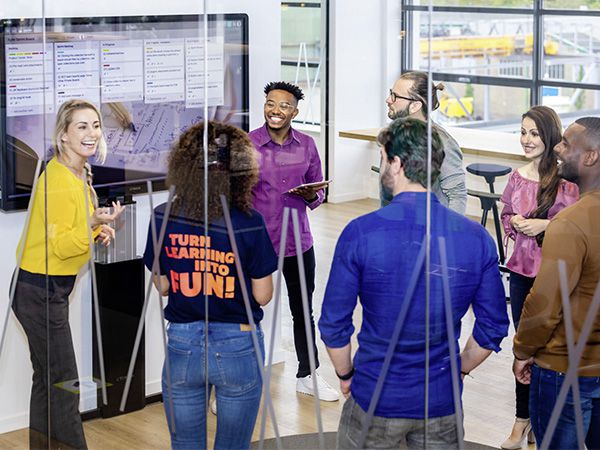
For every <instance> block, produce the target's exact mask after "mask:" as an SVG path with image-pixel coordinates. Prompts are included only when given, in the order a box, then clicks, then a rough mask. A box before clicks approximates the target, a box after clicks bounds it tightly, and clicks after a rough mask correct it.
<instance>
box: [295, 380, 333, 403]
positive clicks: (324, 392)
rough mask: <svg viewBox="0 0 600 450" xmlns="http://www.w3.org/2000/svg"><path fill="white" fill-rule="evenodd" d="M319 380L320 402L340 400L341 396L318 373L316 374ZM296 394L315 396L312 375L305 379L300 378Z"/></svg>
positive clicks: (297, 382)
mask: <svg viewBox="0 0 600 450" xmlns="http://www.w3.org/2000/svg"><path fill="white" fill-rule="evenodd" d="M315 376H316V379H317V389H318V390H319V400H322V401H324V402H335V401H338V400H339V399H340V394H338V392H337V391H336V390H335V389H334V388H332V387H331V386H329V383H327V381H325V380H324V379H323V378H322V377H321V376H320V375H319V374H318V373H315ZM296 392H300V393H301V394H306V395H315V392H314V389H313V379H312V376H311V375H308V376H306V377H304V378H298V381H296Z"/></svg>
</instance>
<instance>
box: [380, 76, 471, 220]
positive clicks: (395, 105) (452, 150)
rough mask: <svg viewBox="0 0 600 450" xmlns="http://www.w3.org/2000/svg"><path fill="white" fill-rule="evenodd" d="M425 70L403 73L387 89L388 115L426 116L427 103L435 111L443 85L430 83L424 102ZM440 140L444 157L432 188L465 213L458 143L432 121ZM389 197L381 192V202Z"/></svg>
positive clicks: (451, 205) (460, 211)
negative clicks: (429, 100)
mask: <svg viewBox="0 0 600 450" xmlns="http://www.w3.org/2000/svg"><path fill="white" fill-rule="evenodd" d="M427 84H428V78H427V74H426V73H424V72H406V73H403V74H402V75H401V76H400V78H399V79H398V80H396V82H395V83H394V87H392V89H390V94H389V95H388V97H387V99H386V101H385V102H386V104H387V107H388V117H389V118H390V119H392V120H394V119H398V118H400V117H412V118H415V119H420V120H424V121H426V120H427V115H428V113H429V106H431V111H435V110H436V109H437V108H438V107H439V106H440V103H439V101H438V99H437V91H438V90H440V91H441V90H443V89H444V85H443V84H442V83H439V84H437V85H435V84H432V86H431V105H429V104H428V102H427ZM434 127H435V129H436V130H437V132H438V134H439V136H440V138H441V140H442V147H443V149H444V153H445V154H446V157H445V158H444V163H443V164H442V168H441V172H440V176H439V178H438V180H437V181H436V182H435V183H434V182H433V181H432V186H431V189H432V191H433V192H434V193H435V194H436V196H437V198H438V200H439V201H440V202H441V203H442V204H443V205H444V206H447V207H449V208H450V209H452V210H454V211H456V212H457V213H460V214H464V213H465V210H466V207H467V187H466V185H465V171H464V169H463V164H462V151H461V150H460V147H459V146H458V143H457V142H456V141H455V140H454V139H453V138H452V136H450V135H449V134H448V133H447V132H446V131H445V130H444V129H442V128H441V127H440V126H439V125H437V124H434ZM390 200H391V199H390V198H388V197H386V196H384V195H383V193H382V195H381V203H382V205H387V204H388V203H389V202H390Z"/></svg>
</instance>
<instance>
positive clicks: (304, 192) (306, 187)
mask: <svg viewBox="0 0 600 450" xmlns="http://www.w3.org/2000/svg"><path fill="white" fill-rule="evenodd" d="M332 181H333V180H323V181H316V182H314V183H304V184H301V185H300V186H296V187H295V188H292V189H290V190H289V191H288V193H289V194H294V195H299V196H300V197H302V198H303V199H304V200H306V201H307V202H312V201H315V200H316V199H317V192H319V191H320V190H321V189H325V188H326V187H327V185H328V184H329V183H331V182H332Z"/></svg>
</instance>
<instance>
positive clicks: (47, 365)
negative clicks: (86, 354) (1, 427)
mask: <svg viewBox="0 0 600 450" xmlns="http://www.w3.org/2000/svg"><path fill="white" fill-rule="evenodd" d="M74 284H75V276H55V275H52V276H48V277H46V275H42V274H35V273H30V272H27V271H25V270H23V269H21V270H19V277H18V279H17V286H16V289H15V298H14V300H13V305H12V308H13V311H14V312H15V315H16V316H17V319H18V320H19V322H20V323H21V325H22V326H23V329H24V330H25V334H26V335H27V340H28V341H29V351H30V354H31V355H30V356H31V364H32V365H33V385H32V387H31V400H30V405H29V430H30V433H29V445H30V448H32V449H40V448H43V449H46V448H48V447H50V448H76V449H86V448H87V445H86V442H85V436H84V434H83V426H82V424H81V417H80V415H79V388H78V385H79V376H78V374H77V364H76V361H75V352H74V350H73V340H72V338H71V328H70V326H69V294H70V293H71V291H72V290H73V286H74ZM48 405H49V406H50V412H49V413H50V414H49V415H48Z"/></svg>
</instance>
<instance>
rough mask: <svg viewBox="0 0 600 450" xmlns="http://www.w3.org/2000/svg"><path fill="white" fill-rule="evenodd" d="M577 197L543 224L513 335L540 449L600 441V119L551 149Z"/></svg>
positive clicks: (581, 124)
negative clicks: (538, 256)
mask: <svg viewBox="0 0 600 450" xmlns="http://www.w3.org/2000/svg"><path fill="white" fill-rule="evenodd" d="M554 151H555V152H556V154H557V156H558V164H559V166H558V174H559V176H561V177H562V178H564V179H567V180H569V181H573V182H575V183H577V185H578V186H579V191H580V193H581V196H580V199H579V200H578V201H577V202H576V203H575V204H573V205H572V206H570V207H568V208H566V209H564V210H563V211H561V212H560V213H559V214H558V215H557V216H556V217H555V218H554V219H553V220H552V222H550V225H549V226H548V228H547V229H546V236H545V239H544V246H543V247H542V264H541V267H540V270H539V272H538V275H537V278H536V280H535V283H534V285H533V287H532V288H531V291H530V293H529V295H528V297H527V299H526V300H525V305H524V307H523V313H522V315H521V321H520V324H519V329H518V330H517V334H516V336H515V340H514V348H513V352H514V356H515V361H514V364H513V371H514V373H515V376H516V377H517V379H518V380H519V381H520V382H522V383H531V390H530V393H531V394H530V399H529V401H530V403H529V409H530V411H531V424H532V427H533V431H534V433H535V435H536V438H537V439H538V443H539V442H541V448H552V449H554V448H556V449H558V448H560V449H571V448H583V444H584V442H582V441H583V440H585V444H586V445H587V447H588V448H590V449H592V448H600V316H599V315H598V311H599V306H600V284H599V278H600V118H598V117H585V118H582V119H579V120H577V121H575V123H573V124H572V125H571V126H569V128H567V130H566V131H565V133H564V135H563V139H562V141H561V142H560V143H559V144H558V145H556V147H555V148H554Z"/></svg>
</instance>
